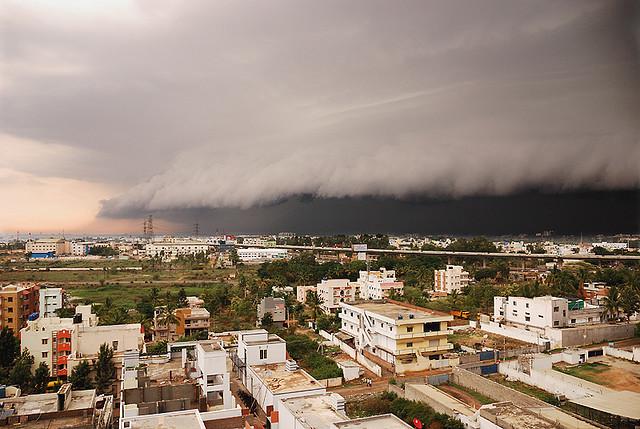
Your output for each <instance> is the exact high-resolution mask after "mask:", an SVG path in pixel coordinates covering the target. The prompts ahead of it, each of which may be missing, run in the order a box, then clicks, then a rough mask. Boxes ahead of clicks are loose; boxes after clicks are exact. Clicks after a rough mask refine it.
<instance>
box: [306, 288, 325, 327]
mask: <svg viewBox="0 0 640 429" xmlns="http://www.w3.org/2000/svg"><path fill="white" fill-rule="evenodd" d="M307 305H308V306H309V309H310V310H311V317H312V318H313V321H314V322H315V321H316V320H317V319H318V313H320V311H321V309H320V306H321V305H322V298H321V297H320V295H318V293H317V292H316V291H313V290H310V291H308V292H307Z"/></svg>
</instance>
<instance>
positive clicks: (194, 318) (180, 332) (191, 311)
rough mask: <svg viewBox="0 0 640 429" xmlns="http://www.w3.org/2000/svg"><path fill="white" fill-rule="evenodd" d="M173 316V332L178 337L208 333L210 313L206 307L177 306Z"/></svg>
mask: <svg viewBox="0 0 640 429" xmlns="http://www.w3.org/2000/svg"><path fill="white" fill-rule="evenodd" d="M175 316H176V328H175V334H176V336H177V337H178V338H179V337H189V336H191V335H197V334H199V333H205V334H207V335H208V334H209V326H210V323H209V318H210V317H211V315H210V314H209V311H207V309H206V308H197V307H196V308H178V309H176V310H175Z"/></svg>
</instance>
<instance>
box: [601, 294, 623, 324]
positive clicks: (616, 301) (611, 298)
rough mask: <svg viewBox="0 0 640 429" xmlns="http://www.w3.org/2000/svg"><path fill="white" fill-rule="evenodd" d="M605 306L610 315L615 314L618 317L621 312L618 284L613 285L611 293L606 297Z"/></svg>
mask: <svg viewBox="0 0 640 429" xmlns="http://www.w3.org/2000/svg"><path fill="white" fill-rule="evenodd" d="M604 308H605V309H606V310H607V313H606V314H608V315H609V316H613V317H615V318H616V319H617V318H618V314H620V291H619V290H618V287H617V286H611V287H610V288H609V293H608V294H607V296H605V297H604Z"/></svg>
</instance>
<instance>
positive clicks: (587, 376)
mask: <svg viewBox="0 0 640 429" xmlns="http://www.w3.org/2000/svg"><path fill="white" fill-rule="evenodd" d="M553 369H555V370H556V371H560V372H562V373H565V374H568V375H572V376H574V377H578V378H581V379H583V380H587V381H590V382H592V383H597V384H605V383H604V382H603V381H604V380H603V378H602V373H603V372H605V371H607V370H608V369H609V365H605V364H603V363H598V362H594V363H585V364H583V365H578V366H571V367H564V368H562V367H558V366H554V367H553Z"/></svg>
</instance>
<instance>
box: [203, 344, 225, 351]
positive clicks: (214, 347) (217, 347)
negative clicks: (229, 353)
mask: <svg viewBox="0 0 640 429" xmlns="http://www.w3.org/2000/svg"><path fill="white" fill-rule="evenodd" d="M200 347H202V350H204V351H205V352H217V351H220V350H224V349H223V348H222V345H221V344H220V343H218V342H212V343H204V344H200Z"/></svg>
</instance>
